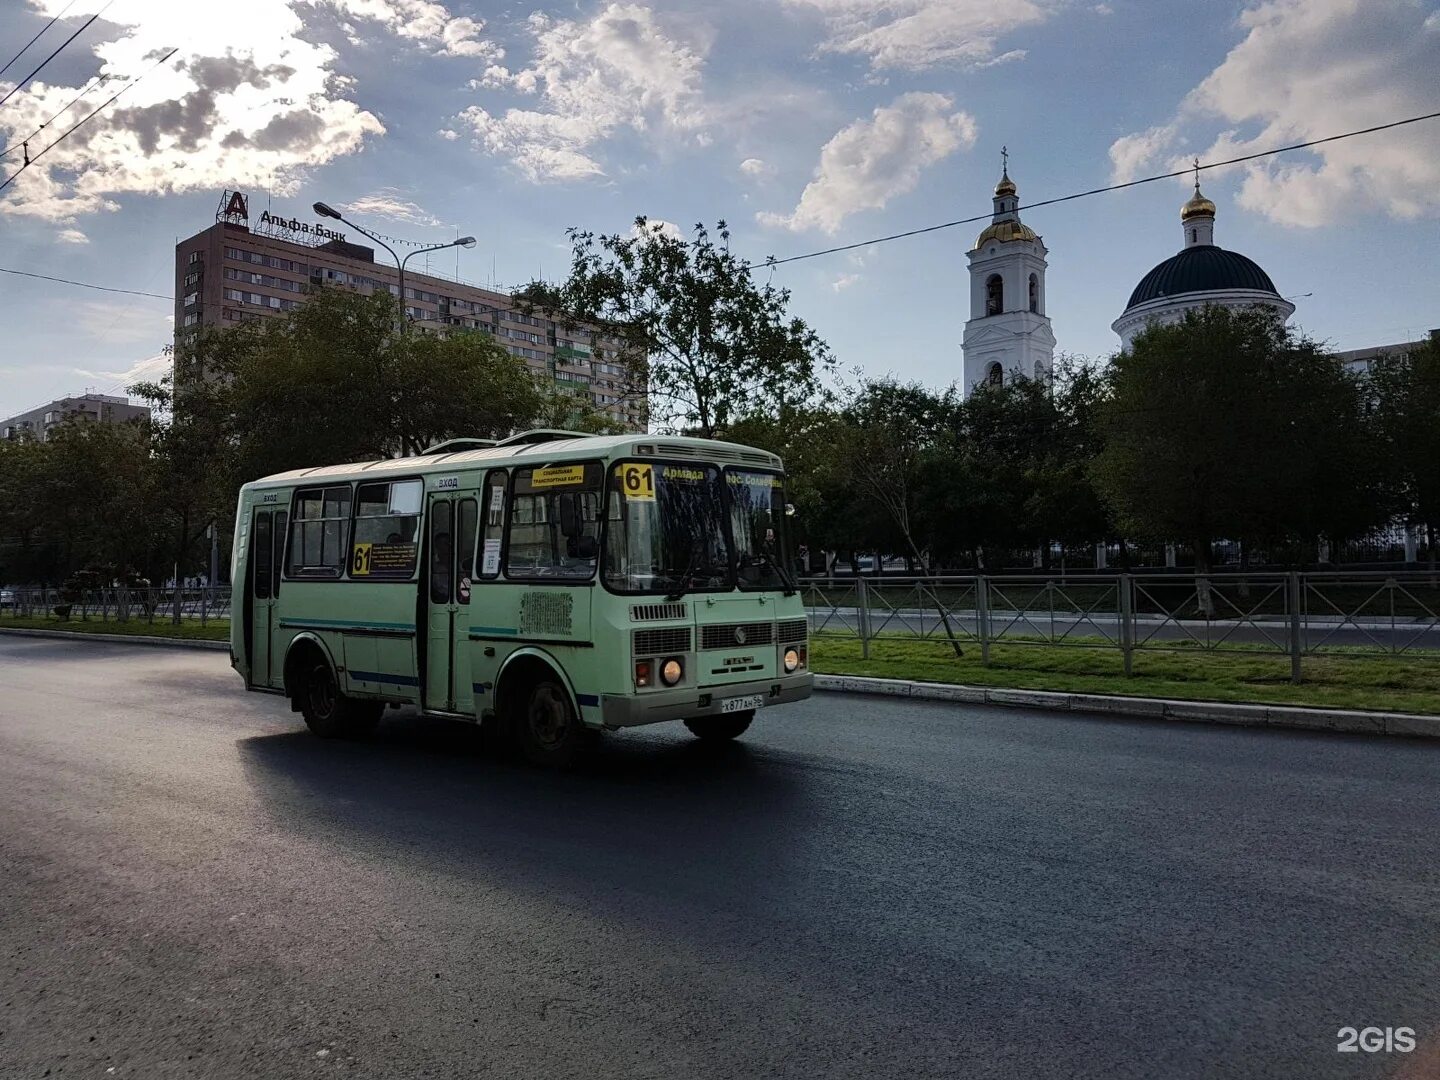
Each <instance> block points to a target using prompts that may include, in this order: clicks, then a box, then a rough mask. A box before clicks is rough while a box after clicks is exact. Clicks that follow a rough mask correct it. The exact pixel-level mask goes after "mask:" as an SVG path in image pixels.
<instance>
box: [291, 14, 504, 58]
mask: <svg viewBox="0 0 1440 1080" xmlns="http://www.w3.org/2000/svg"><path fill="white" fill-rule="evenodd" d="M303 2H308V3H310V4H313V5H314V6H316V7H328V8H331V9H333V10H335V11H336V12H339V13H340V14H342V15H348V16H350V17H351V18H354V19H366V20H369V21H371V22H378V23H380V24H381V25H382V26H384V27H385V29H387V30H388V31H390V33H392V34H394V35H395V36H396V37H401V38H406V39H407V40H410V41H415V42H419V43H421V44H424V45H429V46H431V47H432V48H434V49H435V51H436V52H438V53H439V54H441V55H442V56H465V57H472V58H476V59H480V60H485V61H490V62H493V61H496V60H500V59H501V58H503V57H504V55H505V50H504V49H502V48H500V47H499V46H498V45H496V44H495V43H494V42H493V41H487V40H486V39H484V38H482V37H481V36H480V34H481V32H482V31H483V30H484V29H485V22H484V20H482V19H472V18H470V17H469V16H465V15H461V16H455V15H452V14H450V11H449V9H447V8H446V7H445V5H444V4H437V3H435V2H434V0H303ZM352 25H353V24H352ZM356 36H357V35H356V34H355V33H354V32H352V33H351V38H352V40H353V39H355V37H356Z"/></svg>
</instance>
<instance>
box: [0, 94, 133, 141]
mask: <svg viewBox="0 0 1440 1080" xmlns="http://www.w3.org/2000/svg"><path fill="white" fill-rule="evenodd" d="M112 78H114V76H113V75H96V76H95V78H93V79H91V80H90V81H89V82H88V83H87V84H86V85H85V89H84V90H81V91H80V93H78V94H76V95H75V96H74V97H73V98H71V99H70V102H69V104H67V105H65V106H64V107H63V108H61V109H57V110H56V111H55V113H54V114H53V115H52V116H51V117H50V119H49V120H46V121H45V122H44V123H43V124H41V125H40V126H39V127H38V128H36V129H35V130H34V131H32V132H31V133H30V135H29V136H28V137H27V138H24V139H17V140H16V141H15V142H13V143H11V144H10V145H9V146H7V147H6V148H5V149H4V150H0V158H3V157H9V156H10V154H11V153H12V152H13V151H15V150H17V149H19V148H20V147H22V146H24V145H25V144H26V143H28V142H29V141H30V140H31V139H33V138H35V136H36V135H39V134H40V133H41V132H42V131H44V130H45V129H46V128H47V127H49V126H50V125H51V124H53V123H54V122H55V120H56V118H57V117H59V116H62V115H64V114H65V113H66V112H67V111H68V110H69V109H71V108H73V107H74V105H75V103H76V102H78V101H79V100H80V99H81V98H83V97H84V96H85V95H86V94H88V93H90V91H91V90H94V89H95V87H97V86H99V85H100V84H101V83H102V82H106V81H107V80H109V79H112Z"/></svg>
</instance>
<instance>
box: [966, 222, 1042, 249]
mask: <svg viewBox="0 0 1440 1080" xmlns="http://www.w3.org/2000/svg"><path fill="white" fill-rule="evenodd" d="M1039 239H1040V238H1039V237H1038V236H1036V235H1035V230H1034V229H1032V228H1030V226H1029V225H1026V224H1025V223H1024V222H1022V221H997V222H995V223H994V224H993V225H987V226H986V227H985V231H984V232H982V233H981V234H980V235H979V236H977V237H976V238H975V246H974V248H972V249H971V250H972V251H979V250H980V248H982V247H984V246H985V245H986V244H988V243H989V242H990V241H992V240H998V241H999V242H1000V243H1002V244H1003V243H1005V242H1006V241H1007V240H1039Z"/></svg>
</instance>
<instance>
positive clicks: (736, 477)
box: [726, 473, 780, 488]
mask: <svg viewBox="0 0 1440 1080" xmlns="http://www.w3.org/2000/svg"><path fill="white" fill-rule="evenodd" d="M726 475H727V476H729V477H730V483H732V484H746V485H749V486H752V487H772V488H778V487H779V486H780V477H778V476H772V475H771V474H770V473H743V474H741V473H727V474H726Z"/></svg>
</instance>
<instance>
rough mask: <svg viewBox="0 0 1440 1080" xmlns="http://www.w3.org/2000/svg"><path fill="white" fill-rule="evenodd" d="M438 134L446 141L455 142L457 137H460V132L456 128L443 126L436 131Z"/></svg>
mask: <svg viewBox="0 0 1440 1080" xmlns="http://www.w3.org/2000/svg"><path fill="white" fill-rule="evenodd" d="M436 134H437V135H439V136H440V137H441V138H442V139H444V140H445V141H446V142H454V141H455V140H456V139H458V138H460V133H459V132H458V131H456V130H455V129H454V128H441V129H440V130H439V131H438V132H436Z"/></svg>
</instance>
